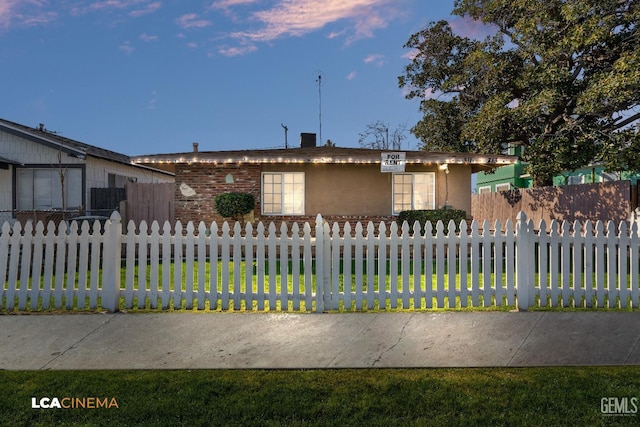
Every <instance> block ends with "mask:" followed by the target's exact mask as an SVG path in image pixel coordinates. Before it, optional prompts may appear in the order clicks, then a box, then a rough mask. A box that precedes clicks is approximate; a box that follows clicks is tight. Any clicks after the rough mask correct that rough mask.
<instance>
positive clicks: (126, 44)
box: [118, 41, 136, 55]
mask: <svg viewBox="0 0 640 427" xmlns="http://www.w3.org/2000/svg"><path fill="white" fill-rule="evenodd" d="M118 49H120V50H121V51H123V52H124V53H126V54H127V55H131V54H132V53H133V52H134V51H135V50H136V48H135V47H133V46H131V42H129V41H126V42H124V43H122V44H121V45H120V46H118Z"/></svg>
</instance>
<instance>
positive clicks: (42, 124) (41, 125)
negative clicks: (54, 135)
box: [38, 123, 44, 132]
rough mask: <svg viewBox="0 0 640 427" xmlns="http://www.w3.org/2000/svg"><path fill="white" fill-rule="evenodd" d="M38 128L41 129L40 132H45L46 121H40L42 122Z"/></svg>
mask: <svg viewBox="0 0 640 427" xmlns="http://www.w3.org/2000/svg"><path fill="white" fill-rule="evenodd" d="M38 130H39V131H40V132H44V123H40V124H39V125H38Z"/></svg>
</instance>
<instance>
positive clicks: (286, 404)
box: [0, 367, 640, 426]
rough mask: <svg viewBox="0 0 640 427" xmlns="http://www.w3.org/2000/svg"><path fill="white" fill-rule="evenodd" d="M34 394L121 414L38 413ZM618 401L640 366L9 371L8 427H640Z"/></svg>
mask: <svg viewBox="0 0 640 427" xmlns="http://www.w3.org/2000/svg"><path fill="white" fill-rule="evenodd" d="M32 397H36V398H37V399H39V398H41V397H49V398H53V397H58V398H59V399H62V398H64V397H71V398H88V397H97V398H109V399H111V398H115V399H116V400H117V404H118V408H108V409H107V408H99V409H86V408H85V409H78V408H71V409H33V408H32V407H31V405H32ZM609 397H615V398H618V399H622V398H627V399H631V398H638V397H640V367H553V368H473V369H467V368H465V369H463V368H459V369H341V370H331V369H329V370H191V371H189V370H180V371H168V370H163V371H142V370H136V371H0V413H1V414H3V415H2V417H1V418H0V424H2V425H11V426H48V425H63V426H64V425H68V426H71V425H91V426H94V425H96V426H101V425H139V426H160V425H190V426H198V425H203V426H204V425H207V426H209V425H212V426H245V425H256V426H283V425H284V426H287V425H291V426H307V425H308V426H311V425H313V426H334V425H341V426H361V425H368V426H426V425H429V426H431V425H436V426H438V425H447V426H451V425H454V426H455V425H464V426H475V425H477V426H486V425H496V426H501V425H504V426H512V425H519V426H539V425H550V426H556V425H558V426H561V425H589V426H597V425H611V424H616V425H637V423H638V422H639V421H640V414H636V413H628V414H626V415H625V416H622V415H620V416H617V415H616V416H614V415H612V414H603V413H602V407H601V402H602V399H603V398H609ZM627 409H628V410H633V405H629V406H628V407H627Z"/></svg>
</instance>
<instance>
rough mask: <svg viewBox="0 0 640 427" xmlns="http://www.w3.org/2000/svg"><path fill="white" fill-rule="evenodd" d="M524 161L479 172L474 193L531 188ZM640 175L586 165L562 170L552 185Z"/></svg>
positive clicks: (517, 151) (514, 151)
mask: <svg viewBox="0 0 640 427" xmlns="http://www.w3.org/2000/svg"><path fill="white" fill-rule="evenodd" d="M521 150H522V147H520V146H518V147H514V146H511V147H509V154H510V155H514V156H521V155H522V151H521ZM526 165H527V164H526V163H525V162H521V161H519V160H518V161H517V162H516V163H515V164H513V165H508V166H502V167H499V168H497V169H495V170H494V171H493V172H491V173H484V172H479V173H478V174H477V176H476V193H478V194H484V193H491V192H496V191H508V190H512V189H514V188H531V187H532V185H533V180H532V179H531V176H530V175H528V174H526V173H525V171H524V169H525V167H526ZM639 178H640V175H637V174H632V173H629V172H605V168H604V166H602V165H601V164H593V165H588V166H585V167H583V168H580V169H576V170H575V171H568V172H563V173H561V174H559V175H557V176H555V177H554V178H553V185H554V186H558V185H575V184H590V183H596V182H609V181H619V180H628V181H631V183H632V184H634V185H635V184H636V183H637V181H638V179H639Z"/></svg>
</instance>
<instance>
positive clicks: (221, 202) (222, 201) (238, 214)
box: [216, 193, 255, 221]
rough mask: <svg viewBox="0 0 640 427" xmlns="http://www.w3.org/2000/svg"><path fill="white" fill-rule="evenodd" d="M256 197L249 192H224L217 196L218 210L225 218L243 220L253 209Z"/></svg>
mask: <svg viewBox="0 0 640 427" xmlns="http://www.w3.org/2000/svg"><path fill="white" fill-rule="evenodd" d="M254 206H255V197H253V195H252V194H247V193H223V194H219V195H218V196H216V210H217V211H218V213H219V214H220V215H221V216H222V217H224V218H233V219H234V220H235V221H241V220H242V217H243V216H244V215H246V214H248V213H249V212H251V211H252V210H253V208H254Z"/></svg>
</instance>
